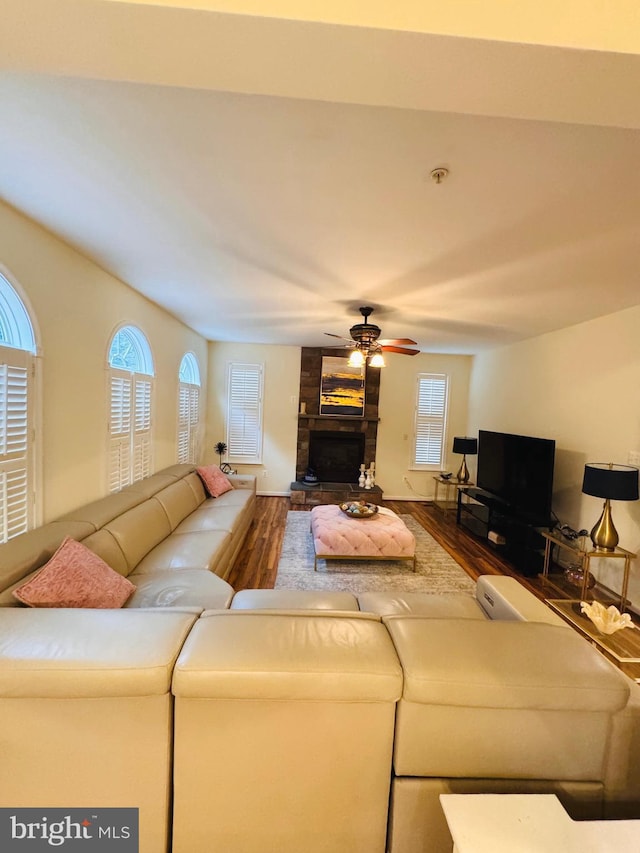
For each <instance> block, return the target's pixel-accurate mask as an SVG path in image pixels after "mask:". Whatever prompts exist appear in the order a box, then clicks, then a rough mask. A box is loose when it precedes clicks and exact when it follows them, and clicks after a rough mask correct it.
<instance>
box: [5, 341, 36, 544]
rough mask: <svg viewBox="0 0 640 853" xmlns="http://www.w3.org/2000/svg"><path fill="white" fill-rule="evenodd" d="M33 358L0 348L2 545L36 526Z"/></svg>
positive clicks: (26, 353)
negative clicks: (32, 388) (32, 392)
mask: <svg viewBox="0 0 640 853" xmlns="http://www.w3.org/2000/svg"><path fill="white" fill-rule="evenodd" d="M33 366H34V361H33V356H32V355H31V354H30V353H28V352H25V351H22V350H15V349H9V348H7V347H0V542H6V541H7V540H9V539H11V538H13V537H14V536H18V535H19V534H20V533H25V532H26V531H27V530H28V529H29V527H30V526H31V525H32V523H33V512H34V500H33V494H32V491H33V487H32V483H31V474H30V472H31V470H32V465H30V464H29V460H30V456H31V453H32V429H31V424H30V403H29V400H30V396H31V394H30V383H31V377H32V375H33Z"/></svg>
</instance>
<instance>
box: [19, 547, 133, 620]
mask: <svg viewBox="0 0 640 853" xmlns="http://www.w3.org/2000/svg"><path fill="white" fill-rule="evenodd" d="M134 591H135V586H134V585H133V584H132V583H131V581H130V580H127V578H125V577H123V576H122V575H119V574H118V572H116V571H114V570H113V569H112V568H111V566H108V565H107V564H106V563H105V562H104V560H102V559H100V557H98V555H97V554H94V553H93V551H90V550H89V549H88V548H87V547H86V546H85V545H83V544H82V543H81V542H76V540H75V539H71V538H70V537H69V536H67V537H66V539H64V541H63V542H62V544H61V545H60V547H59V548H58V550H57V551H56V552H55V554H54V555H53V557H52V558H51V559H50V560H49V562H48V563H45V565H44V566H43V567H42V568H41V569H40V571H39V572H38V574H37V575H35V576H34V577H33V578H31V580H28V581H27V582H26V583H25V584H23V585H22V586H20V587H18V589H14V591H13V594H14V596H15V597H16V598H17V599H18V601H21V602H22V603H23V604H28V605H29V607H100V608H109V607H114V608H115V607H122V605H123V604H124V603H125V601H126V600H127V599H128V598H129V597H130V596H131V594H132V593H133V592H134Z"/></svg>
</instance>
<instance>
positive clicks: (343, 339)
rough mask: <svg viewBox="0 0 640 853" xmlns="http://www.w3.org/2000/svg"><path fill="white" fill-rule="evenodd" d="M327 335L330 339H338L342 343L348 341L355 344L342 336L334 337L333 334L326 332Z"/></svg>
mask: <svg viewBox="0 0 640 853" xmlns="http://www.w3.org/2000/svg"><path fill="white" fill-rule="evenodd" d="M325 335H328V336H329V337H330V338H338V339H339V340H341V341H348V342H349V343H353V341H352V340H351V338H345V337H343V336H342V335H334V334H333V332H325Z"/></svg>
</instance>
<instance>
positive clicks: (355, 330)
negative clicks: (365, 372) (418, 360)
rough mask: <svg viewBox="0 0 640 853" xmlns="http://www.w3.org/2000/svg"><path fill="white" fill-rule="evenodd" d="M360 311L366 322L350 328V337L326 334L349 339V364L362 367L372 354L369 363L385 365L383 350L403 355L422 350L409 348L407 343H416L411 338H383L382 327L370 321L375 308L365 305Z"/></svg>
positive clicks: (344, 339)
mask: <svg viewBox="0 0 640 853" xmlns="http://www.w3.org/2000/svg"><path fill="white" fill-rule="evenodd" d="M360 313H361V314H362V316H363V317H364V323H357V324H356V325H355V326H352V327H351V328H350V329H349V334H350V335H351V338H350V339H349V338H344V337H342V335H334V334H333V333H332V332H325V335H328V336H329V337H330V338H339V339H340V340H343V341H347V343H346V344H345V346H346V347H350V348H353V352H352V353H351V356H350V358H349V364H350V365H352V366H353V367H360V366H361V365H362V364H364V362H365V360H366V359H367V358H369V356H371V359H370V361H369V363H370V364H371V366H372V367H384V359H383V358H382V353H383V352H397V353H400V354H401V355H417V354H418V353H419V352H420V350H417V349H409V348H408V346H407V344H414V345H415V344H416V342H415V341H412V340H411V338H392V339H391V338H389V339H387V338H383V339H381V338H380V334H381V329H380V327H379V326H376V325H374V324H373V323H369V316H370V315H371V314H372V313H373V308H370V307H368V306H363V307H361V308H360Z"/></svg>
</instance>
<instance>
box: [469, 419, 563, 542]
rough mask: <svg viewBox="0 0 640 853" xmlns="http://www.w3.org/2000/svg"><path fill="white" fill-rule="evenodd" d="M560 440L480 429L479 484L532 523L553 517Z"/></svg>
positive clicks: (541, 524) (547, 521)
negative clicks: (555, 465) (555, 467)
mask: <svg viewBox="0 0 640 853" xmlns="http://www.w3.org/2000/svg"><path fill="white" fill-rule="evenodd" d="M555 448H556V443H555V441H553V440H552V439H548V438H532V437H530V436H526V435H512V434H510V433H505V432H490V431H489V430H482V429H481V430H479V432H478V476H477V481H478V488H480V489H482V490H483V491H485V492H490V493H491V494H492V495H495V496H496V497H498V498H500V500H502V501H504V502H505V503H506V504H508V510H509V512H511V513H512V514H514V515H517V516H518V517H519V518H522V519H523V520H525V521H527V522H529V523H530V524H534V525H539V526H541V527H542V526H544V525H547V524H548V523H549V520H550V518H551V498H552V493H553V465H554V458H555Z"/></svg>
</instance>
